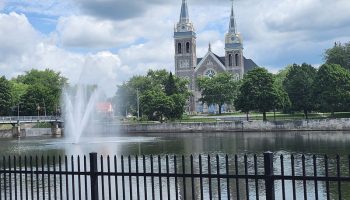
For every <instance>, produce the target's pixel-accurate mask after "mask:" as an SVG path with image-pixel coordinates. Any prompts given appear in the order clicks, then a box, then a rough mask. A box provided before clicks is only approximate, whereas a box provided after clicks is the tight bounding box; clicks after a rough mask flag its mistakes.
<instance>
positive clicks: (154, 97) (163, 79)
mask: <svg viewBox="0 0 350 200" xmlns="http://www.w3.org/2000/svg"><path fill="white" fill-rule="evenodd" d="M137 93H138V94H139V98H140V99H139V100H140V111H141V114H143V115H146V116H147V117H148V119H152V120H159V121H163V120H164V119H165V118H166V119H170V120H173V119H179V118H181V117H182V114H183V113H184V111H185V105H186V100H187V99H188V97H189V95H190V93H189V92H188V88H187V81H186V80H183V79H180V78H178V77H175V76H173V75H172V73H168V72H167V71H166V70H156V71H153V70H150V71H149V72H148V73H147V75H146V76H134V77H132V78H131V79H130V80H129V81H128V82H126V83H124V84H123V85H120V86H118V91H117V94H116V97H115V99H116V102H117V105H118V108H119V110H121V111H122V112H121V114H124V113H125V114H126V113H128V112H131V113H133V114H134V115H136V114H137V98H138V96H137ZM124 111H125V112H124Z"/></svg>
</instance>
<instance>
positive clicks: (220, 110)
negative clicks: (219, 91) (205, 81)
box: [219, 105, 222, 115]
mask: <svg viewBox="0 0 350 200" xmlns="http://www.w3.org/2000/svg"><path fill="white" fill-rule="evenodd" d="M221 107H222V105H219V115H221Z"/></svg>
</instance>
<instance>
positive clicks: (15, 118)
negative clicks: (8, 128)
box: [0, 116, 61, 123]
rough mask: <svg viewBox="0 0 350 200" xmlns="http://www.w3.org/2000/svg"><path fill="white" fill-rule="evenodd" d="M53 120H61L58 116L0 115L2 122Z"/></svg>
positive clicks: (0, 121)
mask: <svg viewBox="0 0 350 200" xmlns="http://www.w3.org/2000/svg"><path fill="white" fill-rule="evenodd" d="M38 121H42V122H53V121H61V118H60V117H57V116H6V117H4V116H0V123H17V122H38Z"/></svg>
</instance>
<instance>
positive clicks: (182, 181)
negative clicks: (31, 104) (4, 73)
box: [0, 152, 350, 200]
mask: <svg viewBox="0 0 350 200" xmlns="http://www.w3.org/2000/svg"><path fill="white" fill-rule="evenodd" d="M0 161H1V167H0V200H2V199H4V200H7V199H10V200H12V199H14V200H17V199H26V200H28V199H33V200H34V199H67V200H70V199H74V200H75V199H85V200H88V199H91V200H97V199H110V200H111V199H176V200H178V199H268V200H274V199H283V200H284V199H293V200H295V199H316V200H318V199H350V193H349V191H350V157H348V158H341V157H340V156H336V157H335V158H330V157H328V156H316V155H291V156H288V155H286V156H283V155H280V156H278V155H273V154H272V153H271V152H267V153H264V155H263V156H258V155H243V156H238V155H233V156H229V155H215V156H211V155H198V156H194V155H190V156H189V157H186V156H180V157H178V156H169V155H158V156H153V155H149V156H128V157H124V156H120V157H117V156H113V157H110V156H107V157H104V156H100V157H98V156H97V154H96V153H90V155H89V157H86V156H83V157H81V156H77V157H73V156H71V157H68V156H64V157H61V156H58V157H55V156H52V157H50V156H40V157H38V156H19V157H16V156H10V157H9V156H4V157H2V159H0Z"/></svg>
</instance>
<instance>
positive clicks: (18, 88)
mask: <svg viewBox="0 0 350 200" xmlns="http://www.w3.org/2000/svg"><path fill="white" fill-rule="evenodd" d="M10 83H11V96H12V105H13V106H14V105H18V104H20V103H21V97H22V96H23V95H24V94H25V93H26V91H27V89H28V85H27V84H24V83H19V82H16V81H15V80H11V81H10Z"/></svg>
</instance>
